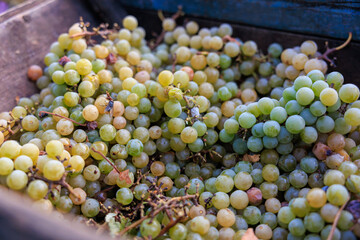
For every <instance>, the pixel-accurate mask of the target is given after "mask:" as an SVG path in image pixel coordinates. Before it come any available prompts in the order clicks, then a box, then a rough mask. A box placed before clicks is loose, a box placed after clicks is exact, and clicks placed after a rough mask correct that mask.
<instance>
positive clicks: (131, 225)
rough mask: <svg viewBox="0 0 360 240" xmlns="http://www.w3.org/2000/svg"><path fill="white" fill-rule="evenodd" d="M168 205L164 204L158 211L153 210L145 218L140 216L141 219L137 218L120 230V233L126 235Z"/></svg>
mask: <svg viewBox="0 0 360 240" xmlns="http://www.w3.org/2000/svg"><path fill="white" fill-rule="evenodd" d="M165 207H166V206H162V207H160V208H159V209H157V210H156V211H154V212H153V214H149V215H146V216H145V217H143V218H140V219H139V220H137V221H136V222H134V223H132V224H130V225H129V226H127V227H126V228H124V229H123V230H121V231H120V233H119V235H120V236H122V235H124V234H125V233H126V232H127V231H129V230H131V229H133V228H135V227H137V226H139V225H140V224H141V223H142V222H143V221H145V220H146V219H148V218H150V217H151V216H156V215H157V214H158V213H160V212H161V211H162V210H164V209H165Z"/></svg>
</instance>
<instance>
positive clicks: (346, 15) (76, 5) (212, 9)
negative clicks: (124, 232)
mask: <svg viewBox="0 0 360 240" xmlns="http://www.w3.org/2000/svg"><path fill="white" fill-rule="evenodd" d="M338 2H339V3H336V1H335V2H334V1H332V2H331V3H328V1H326V0H319V1H316V2H313V1H270V0H268V1H266V0H254V1H252V0H246V1H240V0H239V1H234V0H232V1H225V0H172V1H166V0H131V1H130V0H118V1H116V0H76V1H72V0H30V1H27V2H26V3H24V4H22V5H19V6H17V7H15V8H12V9H10V10H9V11H8V12H5V13H3V14H1V15H0V84H1V88H0V111H6V110H9V109H11V108H12V107H13V106H14V105H15V96H20V97H22V96H28V95H30V94H32V93H35V92H37V89H36V86H35V84H34V83H33V82H30V81H28V80H27V78H26V72H27V68H28V67H29V66H30V65H32V64H39V65H43V63H42V60H43V57H44V55H45V54H46V53H47V51H48V49H49V46H50V44H51V43H52V42H54V41H56V39H57V36H58V35H59V34H60V33H63V32H66V31H67V29H68V27H69V26H70V25H71V24H72V23H74V22H76V21H78V20H79V16H83V17H84V19H85V20H86V21H89V22H91V23H92V25H94V26H96V25H98V24H99V23H101V22H110V23H112V22H120V21H121V18H122V17H123V16H125V15H126V14H127V13H128V14H132V15H134V16H136V17H137V18H138V20H139V24H140V25H141V26H143V27H144V28H145V29H146V31H147V38H151V37H152V36H151V33H152V32H155V33H160V31H161V22H160V19H159V18H158V17H157V11H156V10H157V9H161V10H164V12H165V15H166V12H175V11H176V10H177V5H179V4H182V5H183V10H184V12H185V13H187V14H186V15H185V16H184V17H182V18H180V19H179V23H181V22H182V21H184V20H187V19H192V20H196V21H197V22H198V23H199V24H200V26H201V27H211V26H216V25H219V24H220V23H221V22H228V23H231V24H232V26H233V29H234V36H236V37H240V38H241V39H244V40H249V39H252V40H255V41H256V42H257V43H258V45H259V48H260V49H263V50H264V51H265V52H266V49H267V47H268V45H269V44H271V43H273V42H278V43H280V44H282V45H283V47H285V48H286V47H292V46H295V45H299V44H301V43H302V42H303V41H304V40H307V39H312V40H315V41H316V42H317V43H318V46H319V47H320V50H321V51H324V46H325V41H328V42H329V45H330V46H337V45H340V44H341V43H342V42H343V41H344V40H345V39H346V37H347V35H348V32H353V36H354V40H353V41H352V42H351V43H350V44H349V45H348V46H347V47H346V48H344V49H342V50H341V51H339V52H336V53H334V54H333V56H336V57H337V58H338V61H337V66H338V67H337V68H335V69H336V70H338V71H340V72H341V73H343V75H344V77H345V81H346V82H353V83H356V84H358V85H359V84H360V78H359V72H358V67H359V66H360V58H359V56H360V11H358V10H357V9H359V7H360V6H359V5H360V4H359V3H356V2H355V1H346V2H344V1H338ZM100 237H101V239H107V237H106V236H98V235H96V234H95V232H94V231H93V230H92V229H89V228H85V227H84V226H82V225H80V224H76V223H71V224H69V223H66V222H62V221H59V220H57V219H55V218H54V217H51V216H45V215H42V214H39V213H38V211H36V210H34V209H32V208H31V205H29V203H28V201H26V200H24V199H23V198H22V197H19V196H18V194H15V193H12V192H9V191H7V190H6V189H4V188H2V187H0V239H4V240H7V239H11V240H17V239H19V240H20V239H21V240H22V239H31V240H32V239H37V240H45V239H46V240H49V239H59V240H60V239H61V240H63V239H87V240H92V239H99V238H100Z"/></svg>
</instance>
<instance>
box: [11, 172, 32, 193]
mask: <svg viewBox="0 0 360 240" xmlns="http://www.w3.org/2000/svg"><path fill="white" fill-rule="evenodd" d="M27 183H28V176H27V175H26V173H24V172H23V171H21V170H14V171H13V172H11V173H10V174H9V175H8V176H7V177H6V185H7V186H8V187H9V188H11V189H14V190H21V189H23V188H24V187H25V186H26V184H27Z"/></svg>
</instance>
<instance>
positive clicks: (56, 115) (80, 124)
mask: <svg viewBox="0 0 360 240" xmlns="http://www.w3.org/2000/svg"><path fill="white" fill-rule="evenodd" d="M41 114H50V115H53V116H55V117H59V118H63V119H66V120H69V121H70V122H73V123H75V124H77V125H79V126H83V127H86V126H87V125H86V124H85V123H79V122H77V121H75V120H73V119H71V118H68V117H64V116H61V115H59V114H56V113H51V112H46V111H40V112H39V116H40V117H41Z"/></svg>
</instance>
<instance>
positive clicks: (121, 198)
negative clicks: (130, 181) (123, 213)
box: [116, 188, 134, 205]
mask: <svg viewBox="0 0 360 240" xmlns="http://www.w3.org/2000/svg"><path fill="white" fill-rule="evenodd" d="M133 198H134V195H133V193H132V191H131V190H130V189H129V188H120V189H119V190H118V191H117V192H116V201H118V202H119V203H121V204H122V205H129V204H130V203H131V202H132V201H133Z"/></svg>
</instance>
